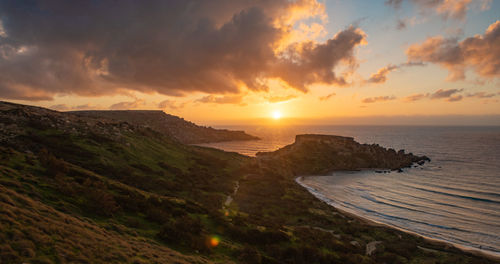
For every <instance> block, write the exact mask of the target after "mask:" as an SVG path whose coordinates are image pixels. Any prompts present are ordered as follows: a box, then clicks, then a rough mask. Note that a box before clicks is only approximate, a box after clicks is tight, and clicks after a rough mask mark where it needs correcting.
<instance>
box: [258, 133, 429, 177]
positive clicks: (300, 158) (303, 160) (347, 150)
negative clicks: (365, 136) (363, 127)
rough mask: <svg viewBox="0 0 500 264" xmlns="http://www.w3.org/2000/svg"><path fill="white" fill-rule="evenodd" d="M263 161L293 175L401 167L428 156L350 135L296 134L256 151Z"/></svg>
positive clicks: (421, 160)
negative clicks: (281, 143)
mask: <svg viewBox="0 0 500 264" xmlns="http://www.w3.org/2000/svg"><path fill="white" fill-rule="evenodd" d="M257 158H258V159H260V160H262V162H263V163H267V164H273V165H272V166H276V164H280V167H282V168H288V169H290V170H291V172H292V173H293V175H312V174H324V173H328V172H331V171H334V170H358V169H362V168H377V169H389V170H400V169H401V168H404V167H410V166H411V165H412V164H413V163H419V164H423V163H424V162H426V161H430V159H429V158H428V157H426V156H416V155H413V154H412V153H405V151H404V150H399V151H396V150H394V149H390V148H389V149H387V148H384V147H381V146H379V145H378V144H371V145H369V144H360V143H358V142H356V141H354V139H353V138H352V137H342V136H330V135H314V134H305V135H297V136H296V138H295V142H294V143H293V144H291V145H288V146H285V147H283V148H281V149H279V150H276V151H274V152H259V153H257Z"/></svg>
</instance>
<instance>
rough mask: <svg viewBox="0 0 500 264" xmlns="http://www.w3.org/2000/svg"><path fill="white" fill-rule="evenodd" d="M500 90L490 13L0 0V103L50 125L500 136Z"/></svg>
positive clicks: (331, 2) (460, 5)
mask: <svg viewBox="0 0 500 264" xmlns="http://www.w3.org/2000/svg"><path fill="white" fill-rule="evenodd" d="M499 77H500V1H499V0H379V1H376V0H374V1H340V0H325V1H320V0H318V1H316V0H273V1H265V0H255V1H250V0H212V1H203V0H170V1H159V0H158V1H133V0H123V1H119V2H117V1H112V0H102V1H52V0H50V1H49V0H45V1H42V0H31V1H14V0H11V1H9V0H0V99H1V100H6V101H11V102H16V103H22V104H29V105H37V106H42V107H48V108H51V109H54V110H59V111H74V110H92V109H99V110H123V109H130V110H136V109H150V110H163V111H165V112H167V113H170V114H174V115H178V116H181V117H183V118H185V119H188V120H191V121H194V122H197V123H200V124H205V125H212V124H214V125H217V124H253V123H259V122H278V121H280V122H285V120H288V122H298V123H314V124H336V123H338V124H466V125H467V124H474V125H476V124H482V125H500V78H499ZM278 117H280V118H279V119H280V120H276V119H278ZM273 120H274V121H273Z"/></svg>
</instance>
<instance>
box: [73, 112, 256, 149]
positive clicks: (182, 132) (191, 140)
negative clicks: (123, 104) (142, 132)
mask: <svg viewBox="0 0 500 264" xmlns="http://www.w3.org/2000/svg"><path fill="white" fill-rule="evenodd" d="M71 113H73V114H76V115H79V116H85V117H92V118H108V119H113V120H118V121H124V122H128V123H131V124H135V125H141V126H146V127H150V128H152V129H154V130H156V131H159V132H161V133H164V134H166V135H170V136H172V137H173V138H175V139H177V140H178V141H179V142H181V143H184V144H198V143H209V142H222V141H234V140H256V139H259V138H258V137H255V136H252V135H249V134H246V133H245V132H244V131H231V130H226V129H214V128H212V127H204V126H198V125H196V124H194V123H192V122H189V121H186V120H184V119H183V118H180V117H177V116H174V115H169V114H166V113H164V112H163V111H156V110H119V111H74V112H71Z"/></svg>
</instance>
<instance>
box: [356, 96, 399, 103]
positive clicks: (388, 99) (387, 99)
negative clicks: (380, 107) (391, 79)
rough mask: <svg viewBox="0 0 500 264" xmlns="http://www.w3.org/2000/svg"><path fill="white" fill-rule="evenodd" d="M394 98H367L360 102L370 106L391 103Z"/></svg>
mask: <svg viewBox="0 0 500 264" xmlns="http://www.w3.org/2000/svg"><path fill="white" fill-rule="evenodd" d="M395 99H396V97H395V96H377V97H368V98H365V99H363V100H362V101H361V102H363V103H365V104H370V103H376V102H384V101H391V100H395Z"/></svg>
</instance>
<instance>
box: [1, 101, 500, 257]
mask: <svg viewBox="0 0 500 264" xmlns="http://www.w3.org/2000/svg"><path fill="white" fill-rule="evenodd" d="M0 142H1V144H0V230H1V232H0V263H23V262H26V263H70V262H76V263H211V262H216V263H232V262H234V263H493V261H491V260H488V259H484V258H480V257H475V256H473V255H470V254H467V253H464V252H461V251H459V250H457V249H454V248H452V247H447V246H443V245H439V244H430V243H428V242H426V241H424V240H423V239H421V238H419V237H416V236H413V235H409V234H405V233H402V232H399V231H395V230H392V229H388V228H385V227H373V226H370V225H368V224H366V223H364V222H362V221H360V220H357V219H354V218H351V217H349V216H346V215H343V214H340V213H339V212H337V211H336V210H335V209H333V208H331V207H330V206H328V205H326V204H325V203H323V202H321V201H319V200H317V199H316V198H315V197H313V196H312V195H311V194H309V193H308V192H307V191H306V190H304V189H303V188H302V187H300V186H299V185H297V184H296V183H295V182H294V178H293V174H290V173H289V172H287V170H286V168H277V167H276V164H274V163H273V162H272V160H269V161H265V160H259V159H255V158H249V157H245V156H242V155H238V154H236V153H227V152H223V151H218V150H214V149H209V148H201V147H193V146H186V145H182V144H180V143H177V141H175V140H172V139H171V138H169V137H168V136H166V135H164V134H161V133H159V132H157V131H154V130H151V129H149V128H145V127H140V126H136V125H131V124H128V123H123V122H119V121H113V120H104V119H101V120H95V119H92V118H86V117H81V116H76V115H73V114H69V113H59V112H54V111H50V110H47V109H42V108H36V107H28V106H21V105H14V104H8V103H0ZM236 186H237V188H235V187H236ZM228 197H230V199H228ZM373 242H376V243H373ZM375 244H376V245H375ZM370 245H371V246H373V245H375V246H374V250H373V251H372V252H367V249H369V248H372V247H371V246H370ZM368 253H370V254H368Z"/></svg>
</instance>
